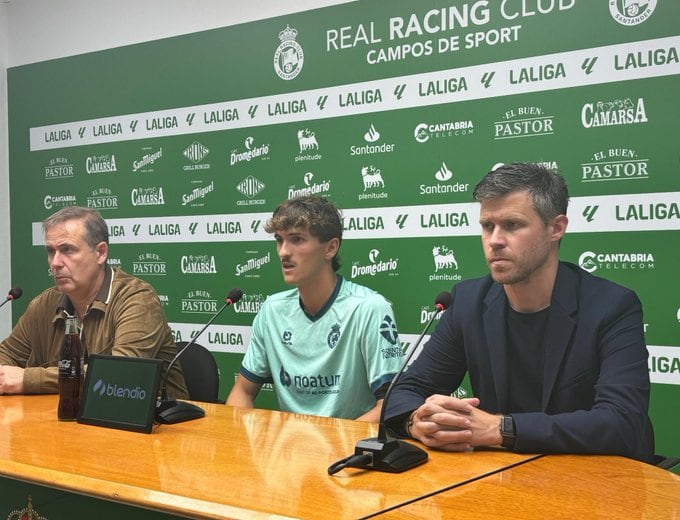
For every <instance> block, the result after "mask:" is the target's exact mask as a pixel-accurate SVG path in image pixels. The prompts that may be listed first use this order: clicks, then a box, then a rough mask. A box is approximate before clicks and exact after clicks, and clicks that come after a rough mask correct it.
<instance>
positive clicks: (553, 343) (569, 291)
mask: <svg viewBox="0 0 680 520" xmlns="http://www.w3.org/2000/svg"><path fill="white" fill-rule="evenodd" d="M578 283H579V281H578V278H577V277H576V276H575V274H574V273H572V272H571V271H570V270H569V268H568V267H566V266H565V265H563V264H562V263H560V265H559V268H558V271H557V278H556V280H555V288H554V289H553V295H552V301H551V303H550V314H549V318H548V330H547V334H546V344H545V357H544V359H545V361H544V370H543V403H542V404H543V410H546V408H547V407H548V403H549V402H550V395H551V394H552V390H553V387H554V386H555V381H556V380H557V375H558V373H559V370H560V366H561V365H562V358H563V357H564V354H565V352H566V350H567V347H568V346H569V344H570V342H571V337H572V334H573V333H574V329H575V328H576V321H575V320H574V318H573V316H574V314H575V313H576V311H577V309H578V302H577V291H578Z"/></svg>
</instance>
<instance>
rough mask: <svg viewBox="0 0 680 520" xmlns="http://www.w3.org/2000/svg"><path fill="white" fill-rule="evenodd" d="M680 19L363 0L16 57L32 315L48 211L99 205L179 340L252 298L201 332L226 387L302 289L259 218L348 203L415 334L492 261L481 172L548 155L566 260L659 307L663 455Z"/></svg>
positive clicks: (677, 213)
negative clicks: (297, 202) (281, 303)
mask: <svg viewBox="0 0 680 520" xmlns="http://www.w3.org/2000/svg"><path fill="white" fill-rule="evenodd" d="M678 20H680V3H678V2H671V1H657V0H648V1H635V0H610V1H605V0H599V1H592V0H589V1H585V0H493V1H484V0H469V1H452V0H449V1H448V2H446V1H436V2H435V1H429V2H423V1H422V0H420V1H406V0H398V1H392V2H380V1H371V0H366V1H359V2H354V3H350V4H344V5H338V6H333V7H328V8H324V9H319V10H314V11H308V12H303V13H298V14H293V15H289V16H284V17H279V18H272V19H268V20H264V21H257V22H253V23H248V24H243V25H238V26H232V27H228V28H223V29H216V30H210V31H205V32H200V33H195V34H190V35H186V36H181V37H176V38H169V39H164V40H159V41H153V42H150V43H144V44H139V45H131V46H127V47H121V48H116V49H112V50H107V51H103V52H96V53H91V54H84V55H79V56H74V57H70V58H65V59H59V60H53V61H47V62H42V63H36V64H31V65H26V66H22V67H15V68H12V69H9V70H8V96H9V107H8V109H9V127H10V136H9V137H10V191H11V200H12V201H13V204H12V207H11V219H12V223H11V233H12V241H13V242H12V276H13V279H14V280H15V281H16V282H17V283H19V282H21V284H23V287H24V291H25V293H26V295H27V296H28V297H26V298H24V299H22V300H20V301H18V302H15V303H14V304H13V305H14V307H13V312H14V315H13V317H14V319H15V320H16V319H17V318H18V316H19V315H20V314H21V313H22V312H23V310H24V309H25V306H26V304H27V303H28V301H29V300H30V296H32V295H36V294H38V292H39V291H41V290H42V289H44V288H46V287H48V286H50V285H51V284H52V280H51V278H50V276H49V272H48V268H47V264H46V261H45V260H46V259H45V253H44V250H43V248H42V241H43V239H42V231H41V227H40V221H41V220H42V219H44V218H45V217H47V216H48V215H50V214H52V213H53V212H54V211H56V210H57V209H59V208H61V207H64V206H68V205H73V204H78V205H83V206H89V207H93V208H97V209H99V210H100V211H101V213H102V215H103V216H104V217H105V218H106V220H107V222H108V224H109V228H110V233H111V249H110V259H109V261H110V263H111V264H112V265H114V266H118V267H121V268H122V269H123V270H125V271H127V272H130V273H132V274H135V275H137V276H139V277H141V278H143V279H145V280H148V281H149V282H150V283H152V284H153V285H154V286H155V287H156V289H157V290H158V293H159V295H160V298H161V301H162V304H163V306H164V309H165V311H166V313H167V316H168V319H169V321H170V322H171V326H172V329H173V332H174V334H175V337H176V339H177V340H185V341H186V340H188V339H189V338H191V337H192V335H194V334H196V332H197V331H198V330H200V328H201V326H202V325H203V324H204V323H205V322H206V321H207V320H208V319H209V317H210V316H211V314H212V313H214V312H215V311H216V310H217V309H218V308H219V306H220V305H221V303H222V301H223V298H224V296H225V295H226V293H227V292H228V290H229V289H230V288H231V287H233V286H239V287H241V288H242V289H243V291H244V292H245V296H244V298H243V300H242V301H241V302H240V303H238V304H237V305H235V306H234V308H233V309H228V310H227V311H226V312H225V313H224V314H223V315H222V316H221V317H220V318H219V319H218V320H217V321H216V322H215V324H214V325H212V326H211V327H210V328H209V330H208V331H207V332H206V333H205V335H204V336H203V337H202V338H201V339H200V341H199V343H202V344H204V345H206V346H207V347H208V348H210V349H211V350H212V351H213V352H214V353H215V356H216V358H217V359H218V362H219V364H220V366H221V371H222V375H223V377H222V388H221V395H222V396H226V394H227V392H228V391H229V389H230V388H231V386H232V384H233V380H234V376H235V374H236V373H237V371H238V367H239V364H240V360H241V358H242V355H243V353H244V351H245V347H246V345H247V342H248V338H249V335H250V326H251V323H252V320H253V318H254V316H255V314H256V312H257V310H258V309H259V307H260V305H261V303H262V302H263V301H264V299H265V298H266V297H267V296H268V295H269V294H272V293H273V292H276V291H279V290H282V289H284V288H286V287H285V285H284V284H283V283H282V279H281V273H280V267H279V262H278V259H277V257H276V251H275V244H274V241H273V240H272V238H271V237H270V236H269V235H267V233H265V231H264V230H263V225H264V223H265V221H266V219H267V218H268V217H269V216H270V214H271V211H272V210H273V208H274V207H275V206H276V205H277V204H278V203H280V202H281V201H282V200H284V199H286V198H287V197H290V196H295V195H301V194H316V195H322V196H325V197H329V198H330V199H332V200H333V201H334V202H336V203H337V204H338V205H339V206H340V207H341V208H343V210H344V229H345V240H344V242H343V246H342V249H341V257H342V263H343V266H342V269H341V273H342V274H343V275H344V276H345V277H346V278H347V279H349V280H352V281H354V282H357V283H360V284H364V285H367V286H369V287H372V288H374V289H376V290H378V291H380V292H381V293H382V294H384V295H385V296H386V297H387V298H389V299H390V300H391V301H392V302H393V304H394V309H395V314H396V319H397V325H398V329H399V332H400V334H401V341H402V345H405V344H408V343H411V342H413V341H414V340H415V338H416V337H417V335H418V333H419V331H420V329H421V328H422V326H423V324H424V323H425V322H426V321H427V319H428V318H429V316H428V313H429V312H431V310H432V303H433V297H434V295H436V294H437V293H438V292H439V291H441V290H444V289H450V288H451V286H452V285H453V284H455V283H457V282H459V281H461V280H464V279H468V278H472V277H477V276H480V275H483V274H485V273H486V272H487V269H486V266H485V263H484V260H483V255H482V252H481V247H480V240H479V226H478V222H477V220H478V207H477V206H476V205H475V204H473V203H471V191H472V189H473V187H474V185H475V183H476V182H477V181H478V180H479V179H480V177H481V176H482V175H483V174H484V173H486V172H487V171H489V170H490V169H492V168H493V167H494V165H496V164H498V163H503V162H510V161H533V162H542V163H545V164H546V165H548V166H550V167H553V168H557V169H558V170H559V171H560V172H562V173H563V175H564V176H565V177H566V179H567V181H568V184H569V189H570V192H571V195H572V199H571V203H570V208H569V218H570V223H569V230H568V236H567V237H566V238H565V239H564V240H563V244H562V251H561V256H562V258H563V259H565V260H568V261H571V262H574V263H577V264H579V265H581V266H582V267H583V268H584V269H587V270H588V271H590V272H592V273H593V274H595V275H598V276H602V277H605V278H608V279H611V280H613V281H615V282H618V283H620V284H623V285H626V286H629V287H631V288H633V289H635V290H636V291H637V293H638V294H639V296H640V298H641V300H642V302H643V305H644V309H645V327H646V337H647V342H648V345H649V347H648V348H649V353H650V358H649V371H650V376H651V379H652V381H653V391H652V402H651V414H652V417H653V420H654V423H655V427H656V432H657V442H658V447H659V451H663V452H666V453H669V454H670V453H673V454H675V455H678V454H680V448H679V447H678V445H677V441H676V439H677V433H676V432H677V427H678V425H679V423H680V421H679V420H678V417H680V404H679V403H680V386H679V385H680V323H679V322H680V300H679V299H678V294H679V293H680V291H679V290H678V277H677V267H678V259H677V248H678V237H679V230H680V206H679V204H680V181H679V180H678V175H679V173H680V172H679V164H678V163H679V159H680V156H679V152H678V138H677V135H678V133H677V124H678V120H679V116H680V103H678V95H679V94H678V92H680V77H679V73H680V59H679V57H678V56H679V54H680V31H679V29H678V23H677V22H678ZM291 376H293V380H294V381H295V384H299V385H302V386H305V387H307V388H308V390H309V391H310V392H317V391H320V390H328V389H323V388H320V387H319V385H321V384H323V383H321V382H320V379H319V378H318V377H316V376H318V374H303V373H299V374H297V373H295V374H291ZM295 376H298V377H297V378H296V377H295ZM331 390H332V389H331ZM460 391H461V392H462V393H465V392H469V389H466V388H462V389H461V390H460ZM264 394H265V395H264V397H263V400H264V405H265V406H274V403H275V401H274V399H273V394H272V392H271V390H270V391H269V392H264Z"/></svg>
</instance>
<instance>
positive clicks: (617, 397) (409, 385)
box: [385, 262, 654, 462]
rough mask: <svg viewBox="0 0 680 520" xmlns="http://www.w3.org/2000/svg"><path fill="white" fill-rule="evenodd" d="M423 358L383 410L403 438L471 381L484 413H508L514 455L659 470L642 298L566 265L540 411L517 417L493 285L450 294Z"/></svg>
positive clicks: (500, 305)
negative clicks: (435, 398) (564, 456)
mask: <svg viewBox="0 0 680 520" xmlns="http://www.w3.org/2000/svg"><path fill="white" fill-rule="evenodd" d="M452 295H453V303H452V305H451V307H450V308H449V309H448V310H447V311H445V312H444V314H443V315H442V317H441V319H440V322H439V324H438V325H437V327H436V329H435V330H434V332H433V334H432V337H431V338H430V340H429V341H428V343H427V344H426V345H425V347H424V349H423V351H422V352H421V353H420V355H419V356H418V358H417V359H416V360H415V361H414V362H413V364H412V365H411V366H410V367H409V369H408V371H407V372H406V373H405V374H404V375H403V376H402V377H401V378H400V380H399V382H398V384H397V385H396V386H395V387H394V388H393V390H392V395H391V396H390V399H389V402H388V403H386V412H385V417H386V422H387V426H388V428H389V429H390V430H391V431H392V432H393V433H394V434H397V435H402V436H403V435H404V430H403V424H404V418H405V416H406V415H407V414H408V413H410V412H411V411H412V410H414V409H416V408H417V407H419V406H420V405H421V404H422V403H423V401H424V400H425V398H427V397H429V396H430V395H432V394H444V395H449V394H451V392H453V391H454V390H455V389H456V388H457V387H458V386H459V385H460V383H461V382H462V380H463V377H464V376H465V373H466V372H468V373H469V376H470V384H471V386H472V392H473V394H474V396H475V397H478V398H479V399H480V405H479V407H480V409H482V410H485V411H487V412H490V413H494V414H498V413H509V414H511V415H512V416H513V418H514V421H515V426H516V430H517V440H516V443H515V447H514V451H517V452H524V453H598V454H618V455H623V456H626V457H630V458H634V459H638V460H643V461H646V462H652V460H653V453H654V434H653V431H652V426H651V422H650V420H649V417H648V413H647V411H648V406H649V388H650V384H649V372H648V369H647V356H648V353H647V348H646V345H645V339H644V333H643V323H642V306H641V304H640V300H639V299H638V297H637V295H636V294H635V293H634V292H633V291H631V290H629V289H626V288H624V287H621V286H619V285H617V284H615V283H612V282H610V281H607V280H604V279H602V278H598V277H595V276H592V275H591V274H589V273H587V272H586V271H584V270H583V269H581V268H579V267H578V266H576V265H573V264H570V263H566V262H560V265H559V268H558V272H557V279H556V281H555V287H554V290H553V295H552V301H551V305H550V311H549V317H548V330H547V333H546V336H547V341H546V351H545V367H544V372H543V403H542V407H541V409H540V410H536V411H535V412H524V413H513V410H508V409H507V405H506V401H507V395H506V392H505V389H506V388H507V382H508V372H507V363H506V352H507V347H506V334H505V326H506V325H505V323H506V320H505V317H506V308H507V297H506V295H505V291H504V290H503V287H502V285H499V284H497V283H495V282H494V281H493V280H492V279H491V276H485V277H483V278H478V279H474V280H467V281H463V282H461V283H459V284H457V285H456V286H455V287H454V288H453V292H452Z"/></svg>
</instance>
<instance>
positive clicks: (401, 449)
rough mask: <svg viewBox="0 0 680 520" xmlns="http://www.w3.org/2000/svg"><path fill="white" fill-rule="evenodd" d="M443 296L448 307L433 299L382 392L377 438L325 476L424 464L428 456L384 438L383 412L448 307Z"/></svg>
mask: <svg viewBox="0 0 680 520" xmlns="http://www.w3.org/2000/svg"><path fill="white" fill-rule="evenodd" d="M445 294H446V297H444V299H446V298H448V304H442V303H439V300H440V299H441V298H442V295H441V294H440V295H439V296H438V297H437V303H436V304H435V309H436V310H435V312H434V313H433V314H432V317H431V318H430V320H429V321H428V322H427V325H426V326H425V328H424V329H423V332H422V333H421V334H420V337H419V338H418V340H417V341H416V342H415V343H414V345H413V347H412V348H411V350H410V351H409V352H408V353H407V354H406V356H405V359H404V362H403V363H402V365H401V367H400V368H399V370H398V371H397V373H396V374H395V376H394V378H393V379H392V381H391V382H390V386H389V387H388V388H387V392H385V397H384V399H383V405H382V409H381V410H380V424H379V426H378V436H377V437H370V438H368V439H363V440H361V441H359V442H357V444H356V446H355V448H354V455H350V456H349V457H345V458H344V459H341V460H339V461H337V462H335V463H333V464H331V465H330V466H329V467H328V474H329V475H333V474H335V473H337V472H338V471H340V470H341V469H343V468H346V467H351V468H361V469H372V470H375V471H385V472H388V473H401V472H402V471H406V470H407V469H411V468H413V467H415V466H418V465H420V464H423V463H425V462H427V459H428V455H427V452H426V451H425V450H423V449H422V448H419V447H418V446H416V445H414V444H411V443H410V442H406V441H402V440H399V439H395V438H393V437H390V436H389V435H387V427H386V426H385V410H386V409H387V400H388V398H389V397H390V394H391V393H392V389H393V388H394V387H395V386H396V382H397V380H398V379H399V377H400V376H401V374H402V373H403V372H404V369H405V368H406V367H407V366H408V363H409V361H411V358H412V357H413V354H414V353H415V351H416V350H418V347H419V346H420V342H421V341H422V340H423V338H424V337H425V334H426V333H427V331H428V329H429V328H430V325H432V322H433V321H434V319H435V318H436V317H437V315H438V314H439V313H440V312H442V311H443V310H444V309H445V308H446V307H448V306H449V305H450V298H451V296H450V294H448V293H445Z"/></svg>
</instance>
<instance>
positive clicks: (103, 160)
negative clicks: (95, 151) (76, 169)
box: [85, 154, 118, 174]
mask: <svg viewBox="0 0 680 520" xmlns="http://www.w3.org/2000/svg"><path fill="white" fill-rule="evenodd" d="M85 171H86V172H87V173H89V174H93V173H113V172H116V171H118V170H117V168H116V156H115V155H113V154H111V155H108V154H105V155H95V156H91V157H88V158H87V159H85Z"/></svg>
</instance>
